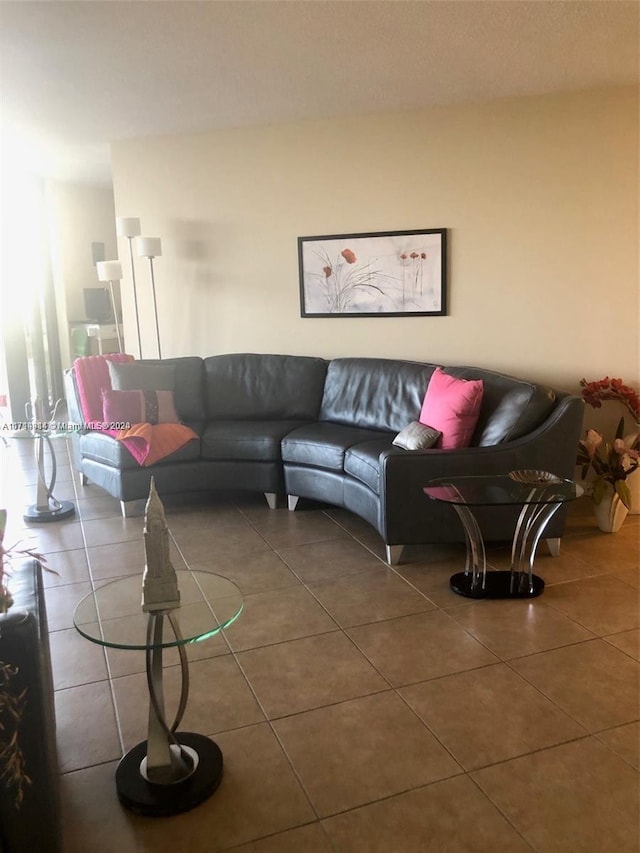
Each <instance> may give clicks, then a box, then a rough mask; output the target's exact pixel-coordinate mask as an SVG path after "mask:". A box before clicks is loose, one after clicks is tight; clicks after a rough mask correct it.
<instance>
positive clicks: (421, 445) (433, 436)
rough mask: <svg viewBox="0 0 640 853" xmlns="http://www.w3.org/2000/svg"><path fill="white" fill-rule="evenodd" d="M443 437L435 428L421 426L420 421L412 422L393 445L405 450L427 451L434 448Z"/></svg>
mask: <svg viewBox="0 0 640 853" xmlns="http://www.w3.org/2000/svg"><path fill="white" fill-rule="evenodd" d="M441 435H442V433H441V432H440V431H439V430H437V429H434V428H433V427H430V426H427V425H426V424H421V423H420V421H412V422H411V423H410V424H409V425H408V426H406V427H405V428H404V429H403V430H400V432H399V433H398V434H397V436H396V437H395V438H394V439H393V444H395V445H396V447H403V448H404V449H405V450H427V449H428V448H429V447H433V445H434V444H435V443H436V441H437V440H438V439H439V438H440V436H441Z"/></svg>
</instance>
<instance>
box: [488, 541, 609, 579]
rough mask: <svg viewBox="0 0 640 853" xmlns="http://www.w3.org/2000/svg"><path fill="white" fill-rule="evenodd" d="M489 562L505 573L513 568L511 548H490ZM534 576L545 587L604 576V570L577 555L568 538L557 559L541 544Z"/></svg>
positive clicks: (562, 545)
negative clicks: (541, 581)
mask: <svg viewBox="0 0 640 853" xmlns="http://www.w3.org/2000/svg"><path fill="white" fill-rule="evenodd" d="M487 562H488V563H489V565H490V566H491V567H492V568H493V569H498V570H499V571H505V570H507V569H510V568H511V548H510V547H509V546H506V545H505V546H503V547H494V548H490V549H489V550H488V552H487ZM533 572H534V574H536V575H538V577H541V578H542V580H543V581H544V582H545V587H550V586H553V585H555V584H558V583H567V582H568V581H575V580H580V579H582V578H588V577H593V576H594V575H600V574H602V568H601V567H600V566H599V565H597V566H594V565H593V564H592V563H590V562H589V561H588V560H587V559H585V558H584V556H583V558H581V557H579V556H577V555H576V553H575V550H574V549H573V548H572V547H570V544H569V540H568V539H567V538H564V539H562V541H561V543H560V554H559V555H558V556H557V557H554V556H552V555H551V554H550V553H549V550H548V548H547V547H546V545H545V544H544V543H540V545H539V547H538V550H537V553H536V558H535V561H534V564H533Z"/></svg>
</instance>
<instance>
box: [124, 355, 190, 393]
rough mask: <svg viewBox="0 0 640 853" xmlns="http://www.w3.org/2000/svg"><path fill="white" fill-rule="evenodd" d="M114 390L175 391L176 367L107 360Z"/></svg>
mask: <svg viewBox="0 0 640 853" xmlns="http://www.w3.org/2000/svg"><path fill="white" fill-rule="evenodd" d="M107 364H108V365H109V376H110V378H111V388H112V389H113V390H114V391H173V390H174V382H175V378H174V374H175V367H174V366H173V365H172V364H139V363H138V362H130V363H128V364H119V363H118V362H115V361H109V362H107Z"/></svg>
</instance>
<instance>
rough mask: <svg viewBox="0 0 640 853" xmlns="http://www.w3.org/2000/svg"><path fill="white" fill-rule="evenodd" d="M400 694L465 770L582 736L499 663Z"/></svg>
mask: <svg viewBox="0 0 640 853" xmlns="http://www.w3.org/2000/svg"><path fill="white" fill-rule="evenodd" d="M400 694H401V696H403V697H404V698H405V699H406V700H407V702H408V703H409V704H410V705H411V707H412V708H414V709H415V711H416V713H418V714H419V715H420V717H421V718H422V719H423V720H424V721H425V722H426V724H427V725H428V726H429V728H430V729H431V731H432V732H434V734H435V735H436V736H437V737H438V738H439V739H440V740H441V741H442V743H443V744H444V745H445V746H446V747H447V748H448V749H449V750H450V751H451V753H452V754H453V755H454V756H455V758H456V759H457V760H458V761H459V762H460V763H461V764H462V766H463V767H464V768H465V769H467V770H471V769H474V768H477V767H483V766H485V765H487V764H494V763H496V762H498V761H504V760H506V759H508V758H513V757H515V756H516V755H523V754H524V753H527V752H531V751H532V750H535V749H542V748H543V747H546V746H551V745H553V744H556V743H561V742H562V741H567V740H571V739H572V738H576V737H580V736H582V735H584V734H585V730H584V729H583V728H582V727H581V726H579V725H578V724H577V723H576V722H575V721H574V720H572V719H571V717H569V716H568V715H567V714H565V713H564V712H563V711H561V710H560V709H559V708H557V707H556V706H555V705H554V704H553V702H550V701H549V700H548V699H546V698H545V697H544V696H541V695H540V693H539V692H538V691H537V690H535V689H534V688H533V687H531V686H530V685H529V684H527V683H526V681H524V679H522V678H520V677H519V676H518V675H517V674H516V673H514V672H512V671H511V670H510V669H509V668H508V667H507V666H506V665H505V664H497V665H495V666H489V667H484V668H483V669H476V670H472V671H471V672H462V673H458V674H456V675H450V676H446V677H445V678H438V679H435V680H433V681H427V682H424V683H422V684H414V685H412V686H411V687H405V688H403V689H402V690H401V691H400Z"/></svg>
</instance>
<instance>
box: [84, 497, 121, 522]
mask: <svg viewBox="0 0 640 853" xmlns="http://www.w3.org/2000/svg"><path fill="white" fill-rule="evenodd" d="M75 505H76V512H77V513H78V516H79V517H80V520H81V521H82V522H87V521H92V520H95V519H100V518H122V511H121V509H120V501H119V500H117V499H116V498H112V497H111V495H105V496H104V497H90V498H79V499H78V500H76V501H75Z"/></svg>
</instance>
